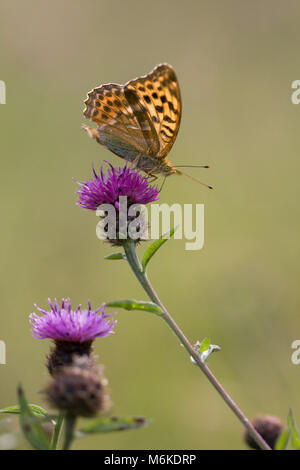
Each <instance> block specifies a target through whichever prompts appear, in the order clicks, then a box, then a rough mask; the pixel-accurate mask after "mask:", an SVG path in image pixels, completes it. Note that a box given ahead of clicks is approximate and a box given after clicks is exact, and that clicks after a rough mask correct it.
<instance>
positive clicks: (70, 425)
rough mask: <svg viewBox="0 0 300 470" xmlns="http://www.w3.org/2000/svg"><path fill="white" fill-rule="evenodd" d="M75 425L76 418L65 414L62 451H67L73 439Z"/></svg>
mask: <svg viewBox="0 0 300 470" xmlns="http://www.w3.org/2000/svg"><path fill="white" fill-rule="evenodd" d="M75 424H76V416H74V415H71V414H67V415H66V417H65V440H64V445H63V450H69V449H70V447H71V444H72V441H73V439H74V430H75Z"/></svg>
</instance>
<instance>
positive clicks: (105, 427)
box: [76, 416, 148, 437]
mask: <svg viewBox="0 0 300 470" xmlns="http://www.w3.org/2000/svg"><path fill="white" fill-rule="evenodd" d="M147 425H148V421H146V419H145V418H142V417H137V418H135V417H117V416H111V417H102V418H97V419H95V420H92V421H90V422H89V423H88V424H87V425H85V426H84V427H83V428H81V429H80V430H79V431H77V433H76V435H77V437H82V436H84V435H86V434H91V433H98V432H99V433H102V432H113V431H125V430H129V429H138V428H141V427H143V426H147Z"/></svg>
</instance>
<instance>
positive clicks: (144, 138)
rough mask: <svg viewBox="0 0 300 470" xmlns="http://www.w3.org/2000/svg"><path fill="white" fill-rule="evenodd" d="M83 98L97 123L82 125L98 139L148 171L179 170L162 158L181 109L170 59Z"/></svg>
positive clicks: (170, 143) (89, 115) (86, 113)
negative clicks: (95, 125) (167, 62)
mask: <svg viewBox="0 0 300 470" xmlns="http://www.w3.org/2000/svg"><path fill="white" fill-rule="evenodd" d="M84 103H85V109H84V112H83V114H84V116H85V117H86V118H87V119H89V120H91V121H93V122H95V123H96V124H97V127H96V128H92V127H89V126H85V125H84V126H83V128H84V129H85V130H86V131H87V132H88V134H89V135H90V137H92V138H94V139H96V141H97V142H98V143H99V144H101V145H104V146H105V147H106V148H108V149H109V150H110V151H112V152H113V153H115V154H116V155H118V156H119V157H121V158H124V159H125V160H128V161H130V162H131V163H132V164H133V166H134V168H136V169H140V170H143V171H144V172H145V173H147V174H148V175H150V176H154V177H155V174H159V173H160V174H163V175H164V176H168V175H171V174H182V171H179V170H178V169H176V168H175V167H174V166H173V165H172V164H171V163H170V162H169V160H168V158H167V155H168V153H169V152H170V150H171V148H172V146H173V144H174V142H175V139H176V136H177V134H178V131H179V126H180V120H181V109H182V104H181V97H180V89H179V84H178V81H177V78H176V75H175V72H174V70H173V68H172V67H171V65H169V64H166V63H164V64H159V65H157V66H156V67H155V68H154V69H153V70H152V71H151V72H150V73H148V74H147V75H143V76H142V77H139V78H135V79H133V80H130V81H129V82H127V83H126V84H125V85H118V84H115V83H109V84H106V85H101V86H100V87H97V88H94V89H93V90H92V91H90V92H89V93H88V95H87V99H86V100H85V102H84ZM205 167H206V168H207V166H205ZM187 176H189V175H187Z"/></svg>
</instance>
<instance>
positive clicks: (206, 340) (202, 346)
mask: <svg viewBox="0 0 300 470" xmlns="http://www.w3.org/2000/svg"><path fill="white" fill-rule="evenodd" d="M209 346H210V339H209V338H204V339H203V340H202V341H201V344H200V345H199V349H198V353H199V354H202V353H203V352H204V351H206V350H207V349H208V348H209Z"/></svg>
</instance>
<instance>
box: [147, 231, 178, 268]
mask: <svg viewBox="0 0 300 470" xmlns="http://www.w3.org/2000/svg"><path fill="white" fill-rule="evenodd" d="M177 227H178V226H176V227H174V228H172V229H171V230H170V231H169V232H167V233H165V234H163V235H162V236H161V237H160V238H158V239H157V240H155V241H154V242H153V243H151V245H150V246H148V248H147V249H146V251H145V253H144V255H143V259H142V266H143V271H144V272H145V271H146V267H147V264H148V263H149V261H150V259H151V258H152V256H154V255H155V253H156V252H157V250H158V249H159V248H160V247H161V246H162V245H163V244H164V243H166V241H168V240H169V238H171V237H172V236H173V235H174V233H175V230H177Z"/></svg>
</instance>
